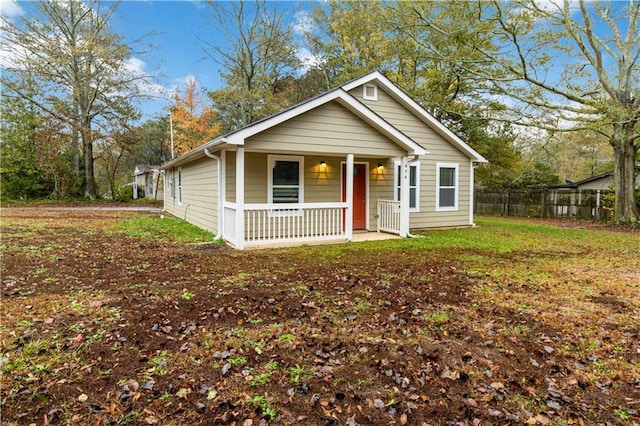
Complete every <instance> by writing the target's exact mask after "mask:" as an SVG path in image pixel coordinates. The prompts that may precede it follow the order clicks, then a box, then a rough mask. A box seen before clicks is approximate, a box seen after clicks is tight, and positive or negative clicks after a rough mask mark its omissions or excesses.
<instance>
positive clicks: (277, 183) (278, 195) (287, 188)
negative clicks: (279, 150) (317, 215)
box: [268, 155, 304, 204]
mask: <svg viewBox="0 0 640 426" xmlns="http://www.w3.org/2000/svg"><path fill="white" fill-rule="evenodd" d="M268 170H269V176H268V182H269V194H268V199H269V203H273V204H285V203H303V202H304V179H303V172H304V157H300V156H293V155H279V156H276V155H270V156H269V168H268Z"/></svg>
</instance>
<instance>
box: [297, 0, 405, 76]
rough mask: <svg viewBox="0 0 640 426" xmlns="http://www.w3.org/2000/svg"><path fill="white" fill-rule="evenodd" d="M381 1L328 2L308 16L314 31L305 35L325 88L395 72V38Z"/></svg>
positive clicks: (386, 9)
mask: <svg viewBox="0 0 640 426" xmlns="http://www.w3.org/2000/svg"><path fill="white" fill-rule="evenodd" d="M390 10H391V9H389V8H388V7H386V6H385V5H384V4H383V3H381V2H372V1H366V0H359V1H353V2H351V1H350V2H341V1H335V0H332V1H329V2H328V3H327V4H326V5H321V6H317V7H316V8H315V9H314V11H313V14H312V16H311V17H312V19H313V22H314V24H315V31H313V32H310V33H308V34H307V39H308V42H309V43H310V46H311V51H312V52H313V53H314V54H315V55H316V56H318V57H319V58H320V63H321V67H322V69H323V71H324V73H325V76H326V77H325V78H326V80H327V82H328V86H329V87H335V86H337V85H339V84H342V83H345V82H347V81H349V80H352V79H355V78H358V77H361V76H362V75H363V74H365V73H367V72H371V71H373V70H379V71H381V72H384V73H385V74H389V73H390V72H393V71H395V68H396V64H397V52H398V51H399V50H398V46H397V42H398V39H397V37H396V34H390V31H391V30H393V28H392V25H389V21H388V19H387V16H388V15H389V13H390Z"/></svg>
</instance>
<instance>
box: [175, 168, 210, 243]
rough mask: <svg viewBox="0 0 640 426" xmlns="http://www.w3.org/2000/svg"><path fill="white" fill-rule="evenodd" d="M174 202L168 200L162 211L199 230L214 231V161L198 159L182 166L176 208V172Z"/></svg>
mask: <svg viewBox="0 0 640 426" xmlns="http://www.w3.org/2000/svg"><path fill="white" fill-rule="evenodd" d="M175 176H176V180H175V182H176V192H175V199H173V198H171V197H170V196H169V197H168V200H167V203H166V205H165V206H166V210H167V212H168V213H170V214H173V215H174V216H176V217H179V218H180V219H186V220H187V222H189V223H192V224H194V225H196V226H198V227H200V228H202V229H206V230H208V231H211V232H213V233H217V232H218V211H217V210H218V172H217V162H216V161H215V160H213V159H210V158H202V159H200V160H196V161H194V162H191V163H189V164H186V165H184V166H182V205H178V188H177V169H175Z"/></svg>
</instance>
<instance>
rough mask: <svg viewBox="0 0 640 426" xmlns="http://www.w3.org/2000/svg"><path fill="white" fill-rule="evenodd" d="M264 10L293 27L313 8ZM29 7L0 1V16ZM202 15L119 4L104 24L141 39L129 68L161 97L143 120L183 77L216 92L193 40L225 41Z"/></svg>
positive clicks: (181, 0) (180, 0)
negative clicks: (145, 78) (151, 80)
mask: <svg viewBox="0 0 640 426" xmlns="http://www.w3.org/2000/svg"><path fill="white" fill-rule="evenodd" d="M105 5H109V3H108V2H105ZM270 5H271V6H272V7H276V8H278V9H279V10H281V11H283V12H285V13H286V14H287V19H290V20H291V22H292V23H293V24H294V25H297V24H299V23H304V20H305V16H306V15H305V12H304V11H305V10H307V11H310V10H311V9H312V8H313V7H315V4H314V3H313V2H304V3H303V2H293V1H273V2H271V3H270ZM34 6H35V3H34V2H26V1H15V0H0V10H1V12H2V15H3V16H5V17H8V18H10V19H16V18H17V17H19V16H29V14H30V13H33V12H32V11H33V9H34ZM207 14H208V9H207V6H206V5H205V4H204V2H201V1H191V0H176V1H149V0H139V1H123V2H122V3H121V4H120V6H119V7H118V9H117V13H116V16H115V17H114V19H112V20H111V21H110V24H111V28H112V30H113V31H114V32H115V33H118V34H120V35H121V36H123V37H124V38H125V41H126V42H132V41H134V40H138V39H140V38H142V41H141V42H140V43H137V44H135V47H136V48H137V49H139V50H144V51H146V52H145V53H139V54H136V55H134V57H133V58H132V60H131V64H130V66H131V67H134V68H137V69H139V70H140V71H141V72H145V73H148V74H151V75H152V76H153V77H154V78H155V80H156V83H155V84H153V85H151V86H149V91H150V92H156V93H157V92H161V93H162V95H160V96H159V99H157V100H155V101H151V102H145V103H144V105H142V106H141V108H142V110H143V113H144V117H143V120H145V119H149V118H152V117H153V116H155V115H161V114H164V113H166V112H167V108H168V106H169V104H170V103H171V101H170V97H171V93H172V92H173V91H174V90H175V89H176V88H178V87H179V88H182V89H184V84H185V81H186V79H187V77H189V76H193V77H195V79H196V82H197V83H198V87H199V88H204V89H206V90H215V89H218V88H220V87H221V85H222V81H221V78H220V75H219V69H220V67H219V65H218V64H217V63H216V62H215V61H213V60H212V59H211V58H210V57H208V56H207V55H206V54H205V52H204V51H203V48H204V45H203V43H202V42H201V41H200V40H199V39H198V38H199V37H201V38H202V37H205V38H206V39H207V40H209V41H210V42H212V41H214V42H215V43H216V44H218V45H221V46H224V44H225V40H222V39H215V38H214V37H215V36H214V32H213V31H212V29H211V27H210V26H209V25H208V23H209V22H210V20H208V19H207Z"/></svg>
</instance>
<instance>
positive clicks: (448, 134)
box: [342, 71, 488, 163]
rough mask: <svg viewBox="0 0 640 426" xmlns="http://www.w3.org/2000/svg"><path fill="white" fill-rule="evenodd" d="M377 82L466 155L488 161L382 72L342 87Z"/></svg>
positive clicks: (479, 161)
mask: <svg viewBox="0 0 640 426" xmlns="http://www.w3.org/2000/svg"><path fill="white" fill-rule="evenodd" d="M371 82H375V83H376V84H378V85H379V86H381V87H382V88H384V90H385V91H386V92H387V93H388V94H389V95H390V96H391V97H392V98H394V99H395V100H396V101H397V102H399V103H400V104H401V105H402V106H404V107H405V108H407V109H408V110H409V111H411V112H412V113H413V114H415V115H416V116H417V117H418V118H420V119H421V120H422V121H423V122H424V123H425V124H426V125H427V126H429V127H431V128H432V129H433V130H435V131H436V133H438V134H439V135H440V136H442V137H443V138H444V139H445V140H447V141H448V142H450V143H451V144H453V145H454V146H456V147H457V148H458V149H459V150H460V151H462V152H463V153H464V154H465V155H467V156H468V157H469V158H470V159H472V160H473V161H476V162H478V163H487V162H488V161H487V159H486V158H484V157H483V156H482V155H481V154H480V153H479V152H477V151H476V150H475V149H473V148H471V146H469V144H467V143H466V142H464V141H463V140H462V139H460V137H459V136H458V135H456V134H455V133H453V132H452V131H451V130H450V129H448V128H447V127H446V126H445V125H444V124H442V123H441V122H440V121H439V120H437V119H436V118H435V117H434V116H432V115H431V114H429V113H428V112H427V110H425V109H424V108H423V107H421V106H420V105H419V104H418V103H417V102H416V101H414V100H413V99H411V97H410V96H409V95H407V94H406V93H404V92H403V91H402V90H401V89H400V88H399V87H398V86H396V85H395V84H393V82H391V80H389V79H388V78H387V77H385V76H384V75H383V74H382V73H381V72H379V71H374V72H371V73H369V74H367V75H364V76H362V77H360V78H357V79H355V80H352V81H350V82H348V83H346V84H345V85H343V86H342V88H343V89H344V90H346V91H349V90H352V89H355V88H356V87H359V86H362V85H363V84H367V83H371Z"/></svg>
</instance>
